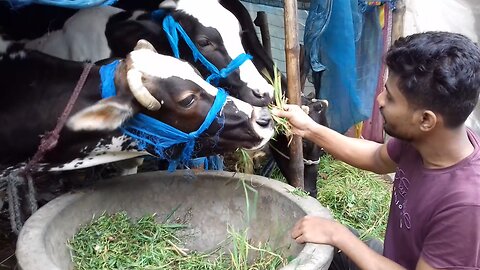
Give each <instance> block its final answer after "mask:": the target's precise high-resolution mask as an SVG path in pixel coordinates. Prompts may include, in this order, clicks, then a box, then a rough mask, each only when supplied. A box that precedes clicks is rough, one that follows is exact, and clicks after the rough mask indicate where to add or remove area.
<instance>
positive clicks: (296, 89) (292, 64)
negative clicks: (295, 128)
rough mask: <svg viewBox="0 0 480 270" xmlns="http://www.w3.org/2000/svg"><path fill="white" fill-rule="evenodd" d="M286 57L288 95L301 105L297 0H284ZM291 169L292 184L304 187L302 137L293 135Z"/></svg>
mask: <svg viewBox="0 0 480 270" xmlns="http://www.w3.org/2000/svg"><path fill="white" fill-rule="evenodd" d="M284 21H285V58H286V64H287V87H288V91H287V97H288V101H289V103H290V104H297V105H301V98H300V67H299V55H300V45H299V42H298V25H297V0H284ZM289 169H290V171H291V172H292V175H293V176H294V178H295V179H293V181H292V185H293V186H295V187H301V188H304V186H305V185H304V167H303V149H302V138H301V137H299V136H296V135H295V136H293V139H292V142H291V144H290V164H289Z"/></svg>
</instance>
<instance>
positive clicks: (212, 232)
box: [16, 170, 333, 270]
mask: <svg viewBox="0 0 480 270" xmlns="http://www.w3.org/2000/svg"><path fill="white" fill-rule="evenodd" d="M241 180H244V181H245V183H246V184H248V185H250V186H252V187H254V188H255V189H256V190H257V191H258V201H257V203H254V202H253V199H254V194H253V193H251V192H250V193H248V192H247V193H245V191H244V185H242V181H241ZM291 190H293V187H291V186H289V185H287V184H284V183H282V182H279V181H276V180H273V179H268V178H265V177H261V176H257V175H249V174H240V173H232V172H212V171H207V172H194V171H184V170H180V171H176V172H174V173H169V172H164V171H159V172H149V173H141V174H136V175H130V176H123V177H117V178H113V179H110V180H106V181H104V182H102V183H100V184H98V185H96V186H94V187H92V188H90V189H85V190H80V191H77V192H72V193H70V194H65V195H62V196H60V197H58V198H56V199H55V200H53V201H51V202H49V203H48V204H46V205H44V206H43V207H42V208H40V209H39V210H38V211H37V212H36V213H35V214H34V215H32V216H31V217H30V218H29V219H28V220H27V222H26V223H25V225H24V227H23V229H22V230H21V232H20V235H19V238H18V242H17V250H16V256H17V259H18V263H19V266H20V268H21V269H23V270H56V269H62V270H65V269H73V264H72V262H71V259H70V253H69V250H68V248H67V246H66V242H67V240H68V239H69V238H71V237H72V236H73V235H74V234H75V232H76V231H77V230H78V228H79V226H81V225H83V224H87V223H89V222H90V221H91V219H92V217H93V216H94V215H95V216H99V215H101V214H102V213H103V212H107V213H115V212H118V211H126V212H127V213H128V214H129V215H130V216H131V217H135V218H136V217H140V216H143V215H145V214H151V213H157V216H158V218H159V220H161V219H162V218H164V217H165V216H166V215H167V214H169V213H171V212H172V210H173V209H176V208H178V210H176V211H175V214H174V217H179V218H185V217H188V224H190V225H191V228H192V229H191V230H192V232H193V235H194V237H189V240H188V243H186V247H187V248H189V249H194V250H198V251H207V250H212V249H213V248H214V247H216V246H217V245H218V244H219V243H220V242H221V241H222V240H225V239H226V237H227V233H228V232H227V228H228V226H233V227H234V228H235V229H242V228H246V227H249V229H248V232H249V236H250V237H251V239H252V240H254V241H262V242H263V243H264V242H265V241H267V240H268V241H269V243H270V244H271V245H272V246H273V247H286V246H289V248H288V249H287V250H286V255H287V256H293V257H296V259H295V260H293V261H292V262H291V263H290V264H289V265H288V266H286V267H284V268H282V269H298V270H317V269H328V266H329V265H330V262H331V260H332V257H333V248H332V247H331V246H328V245H318V244H306V245H299V244H296V243H295V242H294V241H293V240H292V239H291V237H290V230H291V228H292V226H293V225H294V224H295V222H296V221H297V220H298V219H299V218H300V217H302V216H304V215H305V214H314V215H319V216H323V217H326V218H331V215H330V213H329V211H328V210H327V209H326V208H324V207H323V206H322V205H320V203H319V202H318V201H317V200H315V199H313V198H311V197H302V196H298V195H295V194H292V193H291ZM245 194H248V195H249V196H248V197H249V201H250V203H249V205H250V206H249V208H250V209H248V210H247V203H246V196H245ZM248 220H249V221H248Z"/></svg>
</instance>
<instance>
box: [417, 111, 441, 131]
mask: <svg viewBox="0 0 480 270" xmlns="http://www.w3.org/2000/svg"><path fill="white" fill-rule="evenodd" d="M438 120H439V119H438V118H437V115H436V114H435V113H434V112H432V111H430V110H425V111H423V112H422V115H421V120H420V130H422V131H430V130H432V129H433V128H435V126H436V125H437V123H438Z"/></svg>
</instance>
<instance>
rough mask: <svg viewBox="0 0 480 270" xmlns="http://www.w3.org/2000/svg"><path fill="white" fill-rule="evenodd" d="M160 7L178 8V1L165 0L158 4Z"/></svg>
mask: <svg viewBox="0 0 480 270" xmlns="http://www.w3.org/2000/svg"><path fill="white" fill-rule="evenodd" d="M158 8H162V9H176V8H177V2H176V1H174V0H165V1H163V2H162V3H160V4H159V5H158Z"/></svg>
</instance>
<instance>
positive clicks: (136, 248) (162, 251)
mask: <svg viewBox="0 0 480 270" xmlns="http://www.w3.org/2000/svg"><path fill="white" fill-rule="evenodd" d="M185 228H186V225H184V224H165V223H157V222H156V221H155V215H146V216H143V217H142V218H140V219H138V220H137V221H134V220H132V219H131V218H130V217H128V216H127V214H126V213H125V212H119V213H115V214H112V215H106V214H103V215H101V216H100V217H99V218H98V219H96V220H95V221H93V222H92V223H91V224H89V225H87V226H84V227H82V228H81V229H80V230H79V232H78V233H76V234H75V235H74V237H73V238H72V239H70V240H69V241H68V246H69V247H70V249H71V256H72V260H73V262H74V265H75V269H77V270H93V269H95V270H96V269H178V270H222V269H225V270H247V269H255V270H270V269H272V270H273V269H276V268H278V267H279V266H284V265H286V263H287V261H286V259H283V258H282V256H281V255H280V253H276V252H275V251H274V250H273V249H272V248H270V247H269V246H268V245H267V244H258V245H254V244H252V243H251V241H250V240H249V239H248V237H247V232H246V231H243V232H237V231H234V230H229V236H228V239H227V240H226V241H225V244H228V242H231V243H232V246H233V247H232V251H231V252H230V253H229V254H227V253H225V252H222V251H220V250H221V247H220V246H219V247H218V248H217V249H216V250H213V251H212V252H209V253H200V252H191V251H189V250H187V249H185V248H182V241H181V239H179V238H178V237H177V232H179V230H182V229H185ZM252 253H255V255H256V256H255V258H253V260H247V259H246V258H249V259H250V258H251V256H250V254H252Z"/></svg>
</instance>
